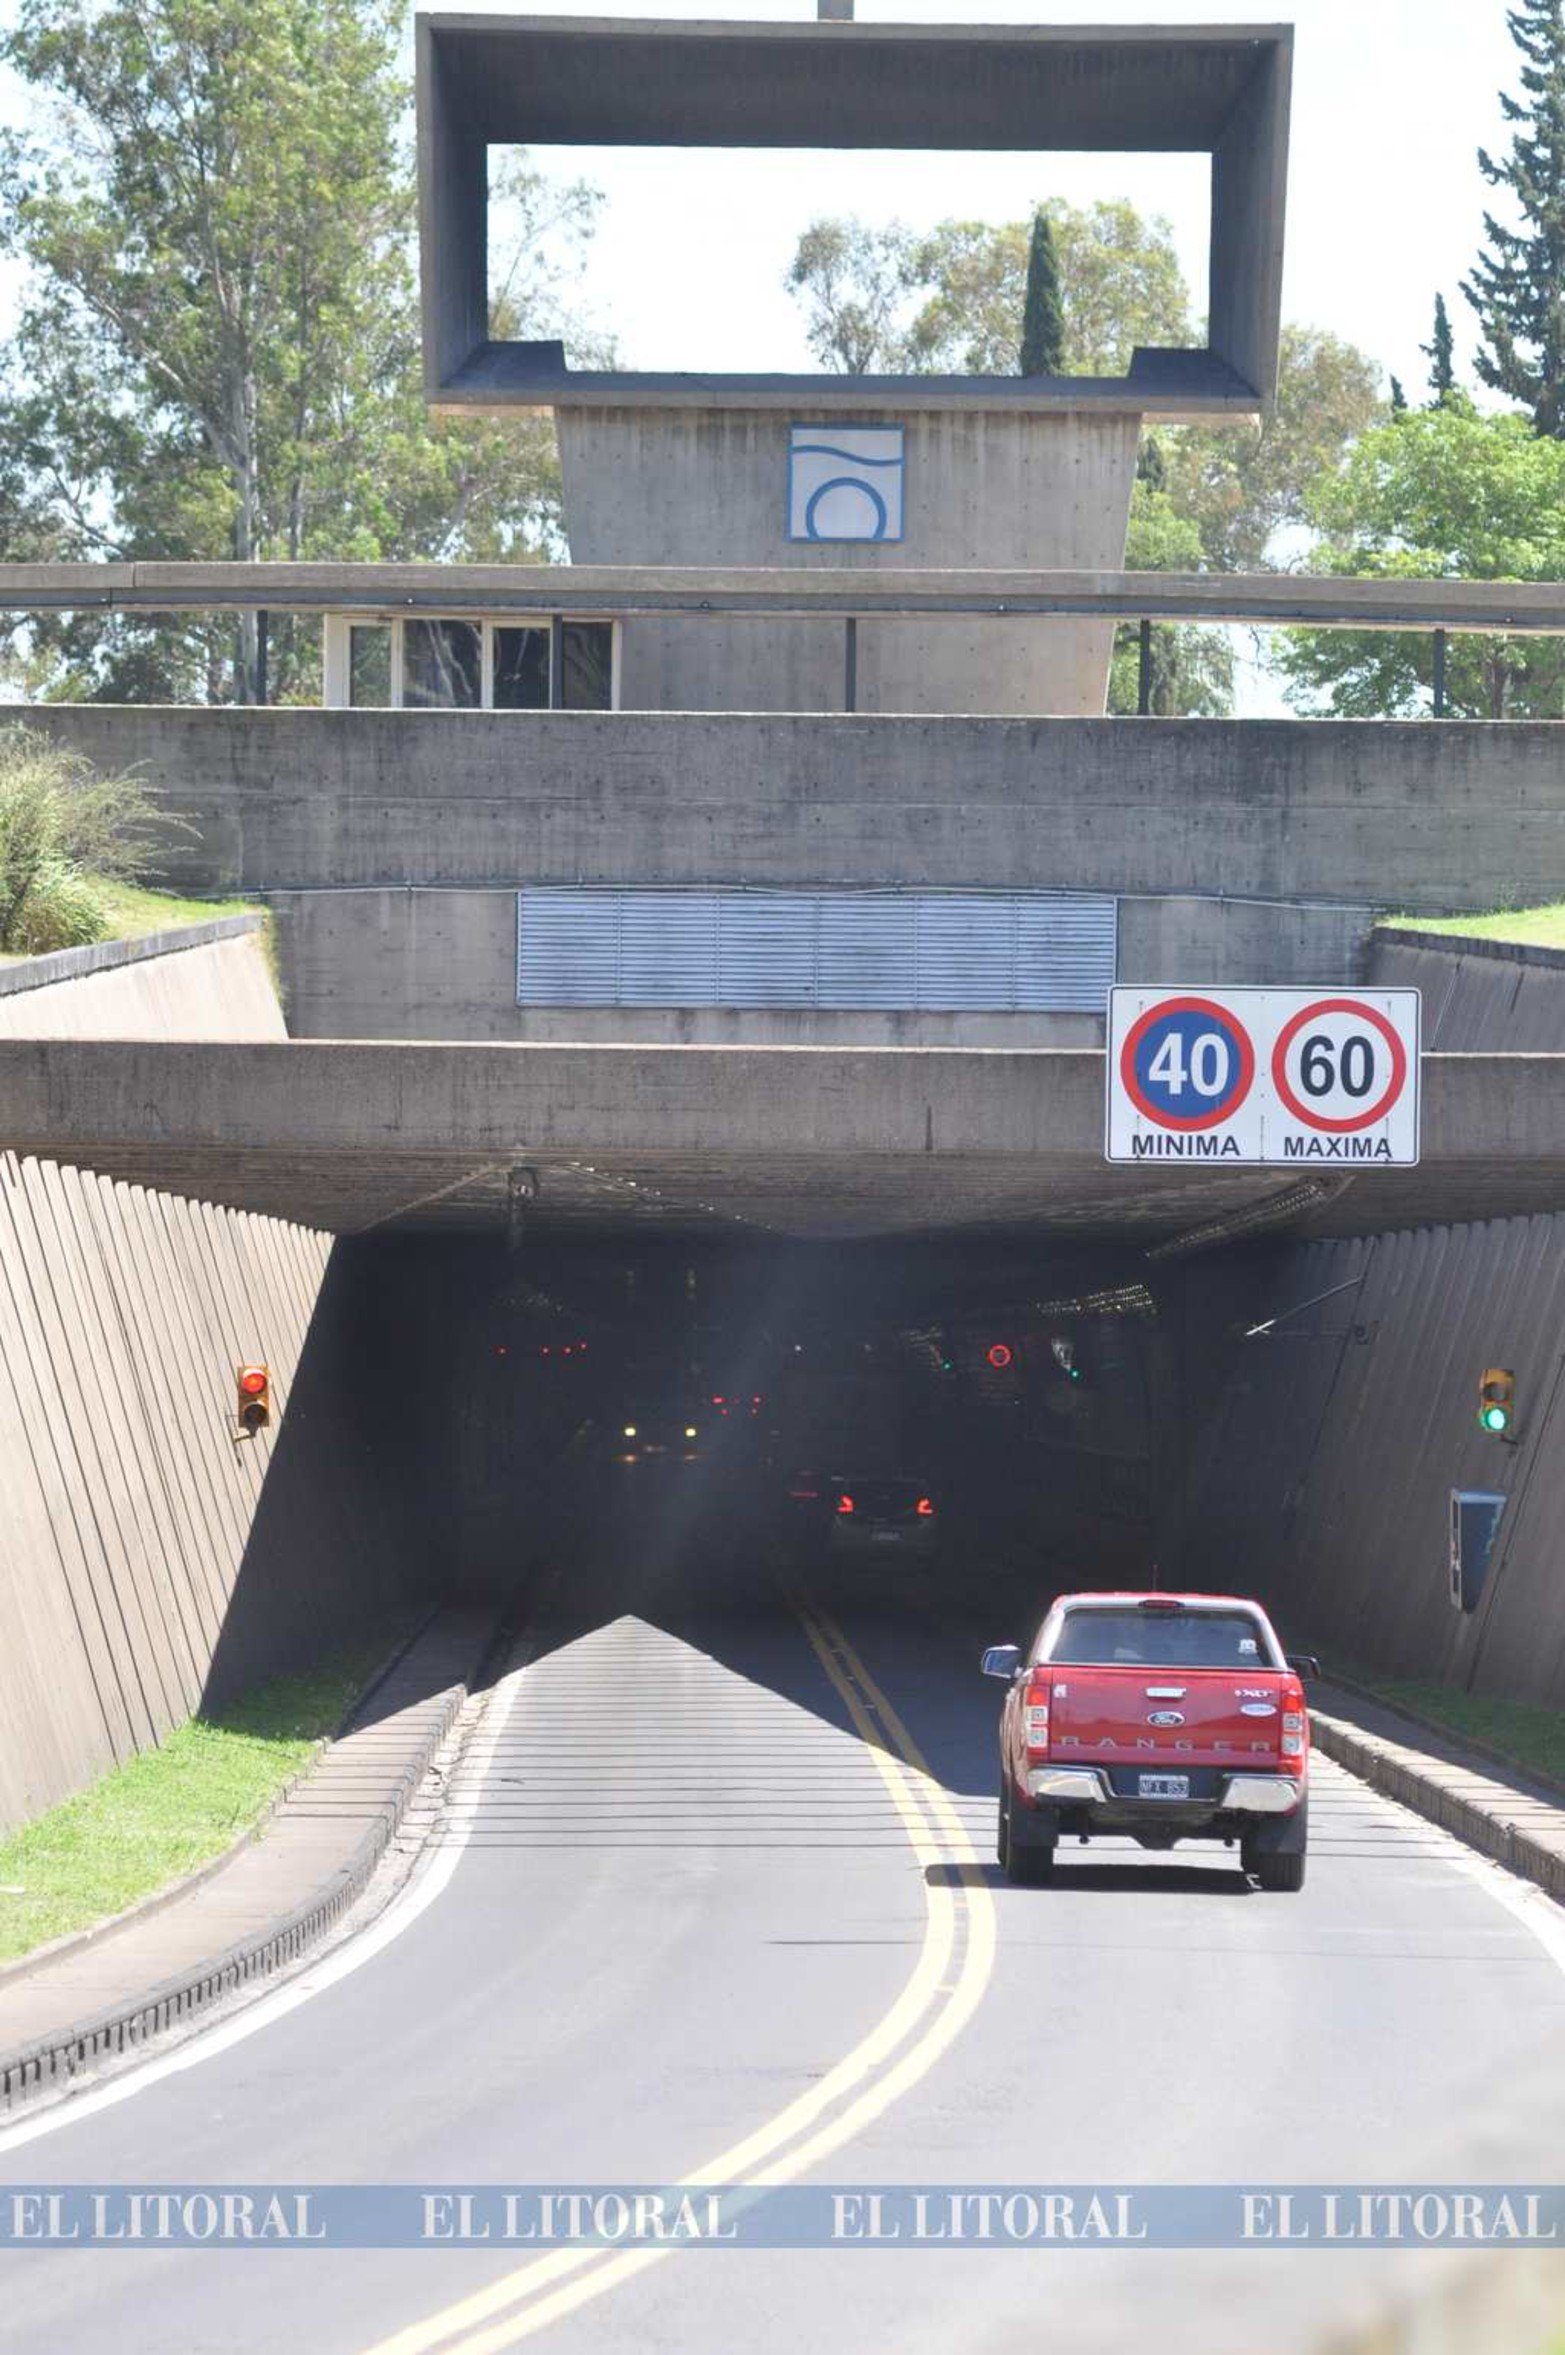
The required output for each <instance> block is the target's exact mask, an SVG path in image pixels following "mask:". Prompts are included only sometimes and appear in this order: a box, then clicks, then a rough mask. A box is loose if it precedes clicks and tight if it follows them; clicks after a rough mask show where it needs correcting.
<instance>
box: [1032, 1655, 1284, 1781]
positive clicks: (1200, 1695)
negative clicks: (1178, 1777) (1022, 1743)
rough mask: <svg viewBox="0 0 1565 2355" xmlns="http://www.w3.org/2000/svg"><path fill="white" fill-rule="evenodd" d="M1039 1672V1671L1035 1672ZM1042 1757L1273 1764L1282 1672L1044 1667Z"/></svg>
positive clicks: (1111, 1762) (1277, 1757) (1103, 1761)
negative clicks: (1045, 1743)
mask: <svg viewBox="0 0 1565 2355" xmlns="http://www.w3.org/2000/svg"><path fill="white" fill-rule="evenodd" d="M1041 1673H1043V1672H1042V1671H1040V1674H1041ZM1047 1673H1048V1675H1049V1678H1050V1684H1051V1693H1050V1701H1049V1755H1050V1756H1051V1757H1052V1758H1057V1759H1059V1760H1060V1761H1061V1762H1062V1763H1065V1764H1068V1763H1069V1762H1070V1760H1071V1759H1072V1758H1073V1757H1074V1758H1081V1759H1083V1760H1084V1761H1085V1760H1090V1761H1091V1762H1092V1763H1093V1764H1095V1765H1116V1764H1133V1763H1138V1762H1139V1763H1145V1764H1152V1765H1155V1764H1157V1763H1158V1762H1159V1761H1160V1760H1162V1759H1166V1760H1167V1761H1168V1763H1169V1764H1171V1765H1172V1764H1175V1763H1176V1762H1177V1764H1178V1765H1179V1766H1181V1767H1185V1766H1249V1767H1252V1768H1253V1767H1267V1766H1273V1765H1279V1764H1280V1763H1281V1746H1282V1706H1283V1686H1284V1681H1285V1680H1284V1677H1283V1676H1282V1674H1281V1673H1280V1672H1278V1671H1277V1670H1275V1669H1267V1668H1258V1669H1238V1670H1235V1669H1231V1668H1227V1669H1217V1668H1172V1669H1166V1670H1165V1669H1156V1668H1147V1667H1144V1666H1142V1667H1134V1668H1131V1667H1126V1668H1108V1667H1103V1668H1075V1667H1068V1666H1066V1665H1065V1664H1064V1663H1063V1662H1062V1663H1061V1664H1059V1665H1058V1666H1056V1667H1052V1668H1050V1669H1048V1671H1047Z"/></svg>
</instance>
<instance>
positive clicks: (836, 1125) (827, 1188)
mask: <svg viewBox="0 0 1565 2355" xmlns="http://www.w3.org/2000/svg"><path fill="white" fill-rule="evenodd" d="M0 1106H3V1107H4V1117H3V1134H4V1139H5V1143H6V1145H7V1146H8V1147H9V1149H10V1150H11V1151H13V1152H14V1153H16V1154H18V1155H23V1156H25V1155H36V1156H38V1157H40V1158H50V1159H54V1160H57V1161H64V1162H71V1163H75V1164H77V1165H78V1166H82V1167H86V1168H89V1169H94V1170H98V1171H101V1172H104V1173H106V1174H108V1175H111V1176H113V1177H116V1178H121V1179H125V1180H128V1181H130V1182H132V1183H134V1184H137V1185H142V1186H147V1187H154V1188H158V1189H161V1190H165V1191H168V1192H171V1193H175V1194H189V1195H195V1196H198V1197H201V1198H204V1199H206V1200H208V1201H214V1202H221V1203H227V1204H231V1205H233V1206H235V1207H238V1208H242V1209H246V1210H251V1211H259V1212H264V1213H266V1214H268V1215H271V1216H275V1217H281V1218H287V1219H291V1220H296V1221H299V1222H301V1223H303V1224H305V1225H310V1226H315V1227H320V1228H325V1229H328V1230H330V1231H332V1232H335V1233H340V1234H352V1233H362V1232H364V1231H366V1230H380V1231H386V1230H390V1229H393V1228H397V1229H404V1230H419V1229H423V1230H434V1231H447V1232H459V1231H462V1230H465V1229H475V1228H478V1229H481V1228H485V1227H489V1228H503V1227H505V1226H506V1225H507V1223H508V1222H514V1223H516V1224H517V1225H518V1226H519V1227H521V1228H525V1230H526V1231H527V1232H528V1233H529V1234H530V1235H531V1234H539V1235H544V1234H554V1233H570V1232H573V1231H577V1232H579V1231H584V1230H585V1231H593V1230H596V1231H599V1232H602V1233H605V1234H610V1233H621V1234H628V1235H636V1234H641V1233H646V1232H653V1231H658V1230H662V1231H665V1232H673V1233H701V1232H705V1233H714V1234H715V1233H721V1232H724V1231H727V1232H729V1233H738V1234H753V1235H754V1236H756V1238H757V1239H761V1238H800V1239H827V1238H850V1237H874V1236H890V1235H898V1234H909V1235H911V1234H919V1235H929V1236H941V1235H947V1236H952V1237H955V1236H959V1235H971V1234H979V1233H988V1234H993V1235H996V1236H1009V1237H1015V1238H1026V1237H1032V1238H1039V1239H1041V1238H1045V1237H1049V1236H1053V1237H1055V1238H1062V1237H1066V1236H1076V1237H1082V1238H1087V1237H1092V1238H1103V1239H1107V1238H1118V1239H1120V1240H1122V1241H1124V1242H1126V1243H1132V1244H1135V1245H1138V1246H1156V1245H1157V1244H1159V1243H1160V1242H1164V1241H1167V1240H1169V1239H1171V1238H1176V1237H1179V1236H1181V1235H1188V1234H1189V1233H1190V1232H1191V1231H1192V1230H1199V1229H1202V1228H1204V1227H1205V1226H1207V1225H1209V1224H1212V1223H1213V1222H1218V1221H1221V1222H1223V1223H1222V1230H1221V1231H1222V1232H1223V1233H1224V1234H1227V1233H1234V1234H1238V1233H1244V1232H1248V1231H1254V1229H1255V1228H1257V1227H1259V1226H1261V1225H1265V1226H1266V1227H1267V1228H1268V1229H1273V1228H1276V1227H1278V1226H1280V1225H1284V1224H1285V1225H1286V1226H1287V1228H1288V1229H1289V1231H1291V1232H1295V1233H1299V1234H1306V1235H1307V1234H1320V1233H1327V1234H1334V1235H1342V1234H1364V1233H1373V1232H1378V1231H1385V1230H1388V1229H1392V1228H1397V1227H1405V1226H1409V1225H1414V1224H1420V1223H1425V1222H1433V1221H1461V1220H1479V1219H1486V1218H1492V1217H1499V1216H1502V1215H1511V1214H1517V1213H1522V1212H1534V1211H1549V1210H1557V1209H1561V1208H1565V1056H1562V1055H1505V1054H1490V1055H1435V1056H1430V1057H1427V1058H1426V1059H1425V1066H1424V1148H1423V1150H1424V1159H1423V1163H1422V1165H1421V1166H1420V1167H1419V1168H1417V1169H1407V1170H1376V1171H1358V1172H1344V1171H1339V1170H1336V1169H1334V1168H1332V1167H1331V1165H1330V1164H1322V1165H1319V1166H1314V1165H1311V1166H1307V1167H1304V1168H1301V1170H1300V1171H1299V1172H1298V1173H1297V1174H1296V1175H1295V1173H1293V1172H1291V1171H1285V1170H1277V1169H1261V1170H1257V1169H1250V1170H1245V1171H1242V1172H1238V1173H1233V1174H1229V1175H1221V1174H1218V1173H1216V1172H1212V1171H1209V1170H1207V1169H1204V1168H1203V1169H1200V1170H1184V1169H1169V1168H1166V1167H1157V1168H1147V1169H1144V1170H1141V1169H1135V1170H1132V1169H1128V1168H1124V1167H1111V1166H1109V1165H1107V1164H1106V1163H1105V1161H1104V1159H1103V1142H1102V1135H1103V1057H1102V1054H1101V1053H1100V1052H1097V1051H1091V1050H1087V1051H1065V1050H1049V1049H1041V1050H1033V1051H1009V1050H1006V1051H1002V1050H982V1049H981V1050H963V1051H952V1052H940V1051H931V1050H912V1049H902V1050H897V1049H890V1050H888V1049H877V1050H875V1051H873V1052H855V1051H852V1050H844V1049H837V1048H824V1047H796V1048H775V1047H774V1048H748V1047H729V1048H712V1047H652V1048H647V1047H627V1046H618V1047H611V1046H512V1045H506V1046H489V1045H463V1044H447V1043H441V1044H424V1043H412V1042H384V1041H352V1040H346V1041H343V1040H337V1041H318V1042H291V1043H287V1044H278V1045H265V1044H262V1045H234V1046H227V1045H212V1044H206V1043H200V1044H170V1043H167V1042H163V1041H152V1042H140V1041H103V1040H74V1039H60V1040H48V1041H35V1042H27V1041H0Z"/></svg>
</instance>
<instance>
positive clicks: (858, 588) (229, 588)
mask: <svg viewBox="0 0 1565 2355" xmlns="http://www.w3.org/2000/svg"><path fill="white" fill-rule="evenodd" d="M256 607H269V608H270V609H271V610H273V611H274V612H281V613H347V614H354V615H360V616H364V617H366V618H375V617H381V618H390V617H393V616H395V615H398V614H405V613H439V614H543V615H548V614H555V613H569V614H573V615H581V616H584V617H592V616H601V617H604V618H607V619H610V620H612V619H614V618H616V617H617V616H619V615H622V614H656V613H667V614H681V615H690V616H692V617H695V618H700V617H702V616H706V617H710V618H712V619H714V620H719V621H721V620H725V619H732V618H734V617H737V616H740V615H744V614H750V615H754V616H755V617H757V618H758V619H767V620H769V619H774V618H775V617H776V616H778V615H782V614H795V615H798V616H799V617H800V619H801V620H806V621H808V620H821V619H844V618H848V617H853V618H856V619H861V620H867V619H870V618H872V617H873V616H875V615H890V616H905V617H907V618H909V619H917V618H918V617H920V616H927V615H939V614H960V615H969V614H971V615H973V616H975V617H982V616H985V615H988V616H998V617H1003V618H1009V619H1012V620H1015V619H1018V618H1026V617H1031V616H1036V617H1048V616H1051V615H1059V616H1062V617H1070V616H1079V617H1082V618H1097V619H1099V620H1104V621H1139V620H1153V621H1200V622H1214V623H1235V624H1238V623H1255V624H1257V625H1258V626H1260V627H1262V628H1288V627H1291V626H1293V625H1294V624H1297V623H1301V622H1303V623H1307V624H1308V625H1309V626H1310V627H1311V628H1312V629H1365V628H1369V629H1378V630H1420V631H1427V630H1435V629H1443V630H1453V631H1457V630H1538V631H1544V632H1552V633H1565V581H1448V580H1440V581H1428V580H1353V579H1348V578H1343V577H1338V576H1329V577H1327V576H1321V577H1312V576H1310V575H1306V574H1299V573H1221V572H1216V573H1213V572H1188V573H1182V572H1123V571H1085V570H1080V569H1054V570H1047V571H1046V570H1036V569H1029V570H1027V571H1005V570H995V569H994V568H993V567H979V566H961V567H957V568H949V567H948V568H942V569H940V570H928V569H921V568H917V567H911V566H906V565H898V564H884V565H879V564H877V565H873V566H871V565H865V564H853V563H846V564H843V563H836V562H833V563H832V564H831V566H830V567H829V568H816V569H814V570H810V569H807V568H805V567H803V566H800V565H749V566H743V567H740V566H733V565H722V566H709V565H699V566H697V565H672V564H527V565H523V564H0V611H3V612H7V613H42V612H56V611H58V612H67V613H75V612H86V611H91V610H95V609H102V608H111V609H119V608H124V609H126V610H127V611H136V612H143V613H213V612H216V613H224V612H244V611H249V610H253V609H254V608H256Z"/></svg>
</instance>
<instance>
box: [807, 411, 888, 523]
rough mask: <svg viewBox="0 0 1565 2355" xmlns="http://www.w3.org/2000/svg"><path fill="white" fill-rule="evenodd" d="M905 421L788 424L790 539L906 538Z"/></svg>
mask: <svg viewBox="0 0 1565 2355" xmlns="http://www.w3.org/2000/svg"><path fill="white" fill-rule="evenodd" d="M902 441H903V436H902V428H901V426H900V425H794V426H790V427H789V429H788V537H789V539H790V540H900V539H901V537H902V480H903V451H902Z"/></svg>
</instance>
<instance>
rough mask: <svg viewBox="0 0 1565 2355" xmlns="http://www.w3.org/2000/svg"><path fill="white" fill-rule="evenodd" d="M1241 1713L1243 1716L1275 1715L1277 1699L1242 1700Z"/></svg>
mask: <svg viewBox="0 0 1565 2355" xmlns="http://www.w3.org/2000/svg"><path fill="white" fill-rule="evenodd" d="M1239 1714H1240V1716H1241V1717H1275V1716H1276V1714H1277V1704H1276V1702H1275V1701H1241V1702H1240V1704H1239Z"/></svg>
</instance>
